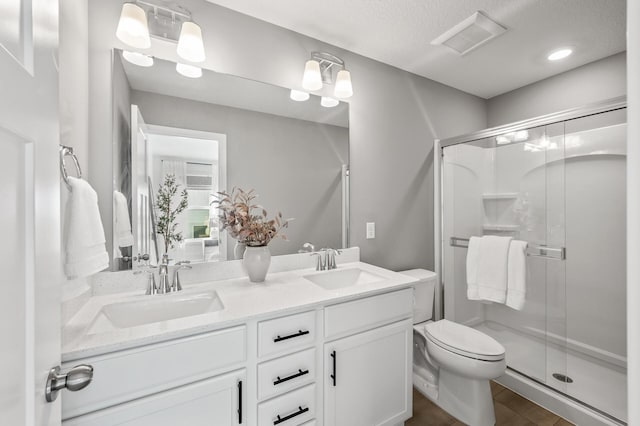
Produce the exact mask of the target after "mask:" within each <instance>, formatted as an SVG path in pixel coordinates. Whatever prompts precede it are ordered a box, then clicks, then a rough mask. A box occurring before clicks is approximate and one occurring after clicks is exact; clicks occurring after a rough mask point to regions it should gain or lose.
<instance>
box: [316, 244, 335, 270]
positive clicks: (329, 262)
mask: <svg viewBox="0 0 640 426" xmlns="http://www.w3.org/2000/svg"><path fill="white" fill-rule="evenodd" d="M336 254H342V252H341V251H340V250H336V249H332V248H323V249H321V250H320V251H316V252H313V253H311V256H318V261H317V262H316V271H329V270H331V269H336Z"/></svg>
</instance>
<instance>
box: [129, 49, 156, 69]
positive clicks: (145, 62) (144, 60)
mask: <svg viewBox="0 0 640 426" xmlns="http://www.w3.org/2000/svg"><path fill="white" fill-rule="evenodd" d="M122 57H123V58H124V59H126V60H127V62H131V63H132V64H134V65H138V66H139V67H150V66H153V56H149V55H144V54H142V53H138V52H129V51H128V50H125V51H124V52H122Z"/></svg>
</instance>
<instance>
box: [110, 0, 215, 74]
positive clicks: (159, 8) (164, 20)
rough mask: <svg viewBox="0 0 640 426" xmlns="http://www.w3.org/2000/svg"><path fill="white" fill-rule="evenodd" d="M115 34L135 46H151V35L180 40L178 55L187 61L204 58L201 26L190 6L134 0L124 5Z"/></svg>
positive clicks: (141, 47)
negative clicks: (195, 19) (186, 7)
mask: <svg viewBox="0 0 640 426" xmlns="http://www.w3.org/2000/svg"><path fill="white" fill-rule="evenodd" d="M116 36H117V37H118V39H119V40H120V41H121V42H123V43H124V44H126V45H128V46H130V47H133V48H136V49H147V48H149V47H151V38H150V37H151V36H152V37H155V38H158V39H161V40H165V41H171V42H174V43H177V44H178V46H177V49H176V52H177V54H178V56H180V57H181V58H182V59H184V60H185V61H188V62H202V61H204V60H205V52H204V42H203V41H202V29H201V28H200V26H199V25H198V24H196V23H195V22H193V20H192V19H191V12H189V11H188V10H187V9H185V8H183V7H180V6H176V5H172V6H171V7H168V6H166V5H165V4H164V3H161V4H155V3H151V2H148V1H146V0H134V1H132V2H128V3H125V4H123V5H122V12H121V14H120V21H119V22H118V29H117V30H116Z"/></svg>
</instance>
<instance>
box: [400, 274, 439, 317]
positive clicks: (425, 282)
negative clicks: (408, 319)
mask: <svg viewBox="0 0 640 426" xmlns="http://www.w3.org/2000/svg"><path fill="white" fill-rule="evenodd" d="M400 273H401V274H404V275H408V276H410V277H412V278H417V279H418V280H419V281H418V282H417V283H415V284H414V285H413V289H414V290H413V323H414V324H418V323H421V322H425V321H428V320H431V319H433V302H434V300H435V290H436V282H437V275H436V273H435V272H432V271H428V270H426V269H410V270H408V271H401V272H400Z"/></svg>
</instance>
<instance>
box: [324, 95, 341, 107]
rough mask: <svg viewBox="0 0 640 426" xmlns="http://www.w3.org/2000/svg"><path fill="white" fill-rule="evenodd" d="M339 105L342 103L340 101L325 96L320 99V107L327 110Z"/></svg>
mask: <svg viewBox="0 0 640 426" xmlns="http://www.w3.org/2000/svg"><path fill="white" fill-rule="evenodd" d="M339 103H340V101H339V100H337V99H333V98H330V97H328V96H323V97H322V98H321V99H320V105H322V106H323V107H325V108H333V107H334V106H337V105H338V104H339Z"/></svg>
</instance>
